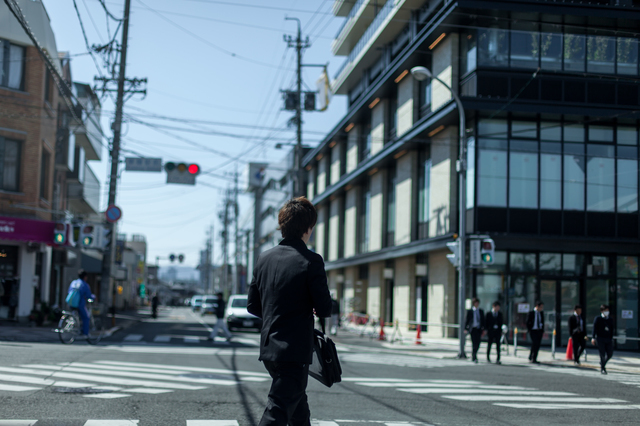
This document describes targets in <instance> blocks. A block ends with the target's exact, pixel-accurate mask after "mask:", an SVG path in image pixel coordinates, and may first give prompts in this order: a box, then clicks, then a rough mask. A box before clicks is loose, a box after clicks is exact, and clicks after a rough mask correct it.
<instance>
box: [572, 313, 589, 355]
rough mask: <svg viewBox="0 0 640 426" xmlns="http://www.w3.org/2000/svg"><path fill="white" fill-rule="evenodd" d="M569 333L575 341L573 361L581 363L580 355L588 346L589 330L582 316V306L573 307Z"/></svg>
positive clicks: (573, 341)
mask: <svg viewBox="0 0 640 426" xmlns="http://www.w3.org/2000/svg"><path fill="white" fill-rule="evenodd" d="M569 335H570V336H571V340H572V343H573V363H574V364H575V365H580V355H582V352H583V351H584V349H585V347H586V346H587V341H586V337H587V331H586V328H585V327H584V319H583V318H582V306H580V305H576V306H575V308H573V315H571V316H570V317H569Z"/></svg>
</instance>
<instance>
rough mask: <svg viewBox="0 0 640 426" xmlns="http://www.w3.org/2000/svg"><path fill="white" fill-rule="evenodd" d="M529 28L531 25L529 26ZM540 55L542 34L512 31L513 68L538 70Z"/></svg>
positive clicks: (511, 54) (511, 53)
mask: <svg viewBox="0 0 640 426" xmlns="http://www.w3.org/2000/svg"><path fill="white" fill-rule="evenodd" d="M527 26H529V25H527ZM539 54H540V33H538V32H537V31H532V30H528V31H511V52H510V56H511V66H512V67H515V68H537V67H538V57H539Z"/></svg>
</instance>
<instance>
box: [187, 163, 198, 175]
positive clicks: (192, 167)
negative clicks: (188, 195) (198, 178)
mask: <svg viewBox="0 0 640 426" xmlns="http://www.w3.org/2000/svg"><path fill="white" fill-rule="evenodd" d="M188 170H189V173H191V174H192V175H197V174H198V173H200V166H198V165H197V164H189V168H188Z"/></svg>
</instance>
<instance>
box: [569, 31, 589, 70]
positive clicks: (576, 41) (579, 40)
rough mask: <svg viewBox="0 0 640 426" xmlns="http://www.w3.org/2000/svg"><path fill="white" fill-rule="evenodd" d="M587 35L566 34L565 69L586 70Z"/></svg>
mask: <svg viewBox="0 0 640 426" xmlns="http://www.w3.org/2000/svg"><path fill="white" fill-rule="evenodd" d="M584 53H585V36H583V35H578V34H565V35H564V69H565V70H566V71H584V56H585V55H584Z"/></svg>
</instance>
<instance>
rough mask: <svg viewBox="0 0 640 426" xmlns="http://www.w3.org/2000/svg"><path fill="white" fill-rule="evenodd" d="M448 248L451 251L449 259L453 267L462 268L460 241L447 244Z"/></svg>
mask: <svg viewBox="0 0 640 426" xmlns="http://www.w3.org/2000/svg"><path fill="white" fill-rule="evenodd" d="M447 248H449V250H451V253H450V254H448V255H447V259H449V262H451V264H452V265H453V266H455V267H456V268H458V267H459V266H460V241H452V242H449V243H447Z"/></svg>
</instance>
